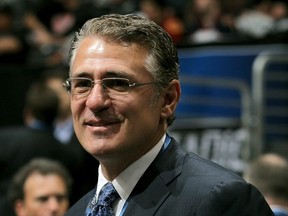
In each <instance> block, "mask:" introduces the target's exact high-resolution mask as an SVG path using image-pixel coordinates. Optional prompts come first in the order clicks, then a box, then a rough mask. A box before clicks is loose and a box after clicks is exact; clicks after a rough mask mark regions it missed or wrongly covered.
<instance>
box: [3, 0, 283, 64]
mask: <svg viewBox="0 0 288 216" xmlns="http://www.w3.org/2000/svg"><path fill="white" fill-rule="evenodd" d="M108 13H120V14H126V13H135V14H140V15H143V16H146V17H148V18H149V19H151V20H154V21H155V22H156V23H158V24H159V25H161V26H162V27H163V28H164V29H165V30H166V31H167V32H168V33H169V34H170V35H171V36H172V38H173V40H174V42H175V44H176V45H179V46H183V45H184V46H186V45H193V44H203V43H229V42H239V41H247V40H260V39H267V40H271V41H275V40H279V41H280V42H283V41H285V40H286V39H287V32H288V3H287V1H285V0H234V1H230V0H2V1H1V3H0V64H29V65H42V66H43V65H44V66H48V67H50V66H55V65H63V64H64V65H65V64H67V59H66V58H67V47H68V46H69V44H70V40H71V37H72V35H73V33H74V32H75V30H76V29H79V27H80V26H82V24H83V23H84V22H85V21H86V20H87V19H90V18H93V17H98V16H101V15H103V14H108ZM286 41H287V40H286Z"/></svg>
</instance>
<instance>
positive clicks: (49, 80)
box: [42, 67, 99, 204]
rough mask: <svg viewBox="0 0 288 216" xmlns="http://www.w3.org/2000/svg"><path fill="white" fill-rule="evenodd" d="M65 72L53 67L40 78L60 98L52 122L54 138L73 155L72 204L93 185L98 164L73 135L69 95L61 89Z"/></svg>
mask: <svg viewBox="0 0 288 216" xmlns="http://www.w3.org/2000/svg"><path fill="white" fill-rule="evenodd" d="M67 71H68V68H66V67H53V68H50V69H48V70H45V71H44V72H43V74H42V77H43V80H45V83H46V84H47V85H48V86H49V87H50V88H51V89H53V90H54V91H55V92H56V93H57V94H58V97H59V98H60V103H59V112H58V115H57V117H56V119H55V121H54V136H55V137H56V138H57V139H58V140H59V141H60V142H61V143H62V144H63V146H64V148H65V149H66V151H67V152H69V154H71V155H73V156H71V157H72V158H73V160H72V161H71V162H70V163H69V172H70V174H71V175H72V177H73V179H74V184H73V190H72V193H71V203H72V204H73V203H74V202H75V201H77V200H78V199H79V198H80V197H82V196H83V195H84V194H85V193H86V192H87V190H89V189H90V188H91V187H93V186H94V185H95V181H96V179H97V175H98V172H97V171H98V165H99V163H98V161H97V160H95V159H94V158H93V157H92V156H91V155H90V154H88V153H87V152H86V151H85V150H84V149H83V148H82V147H81V145H80V144H79V141H78V139H77V137H76V135H75V132H74V128H73V120H72V113H71V108H70V95H69V94H67V91H66V89H65V88H64V87H63V83H64V82H65V80H66V79H67V78H68V77H67V76H68V73H67ZM87 170H91V172H90V174H89V176H87V175H86V171H87Z"/></svg>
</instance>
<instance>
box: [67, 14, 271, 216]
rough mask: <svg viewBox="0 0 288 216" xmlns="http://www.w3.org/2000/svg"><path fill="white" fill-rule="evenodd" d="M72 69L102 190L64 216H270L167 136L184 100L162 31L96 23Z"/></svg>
mask: <svg viewBox="0 0 288 216" xmlns="http://www.w3.org/2000/svg"><path fill="white" fill-rule="evenodd" d="M69 62H70V78H69V79H67V81H66V82H65V86H66V87H67V90H68V92H69V93H70V95H71V110H72V116H73V122H74V129H75V133H76V135H77V137H78V139H79V141H80V143H81V145H82V146H83V148H84V149H85V150H86V151H87V152H89V153H90V154H91V155H93V156H94V157H95V158H96V159H97V160H98V161H99V162H100V166H99V169H98V181H97V182H95V184H96V187H95V188H94V189H93V190H91V191H90V192H89V193H87V194H86V195H85V196H84V197H83V198H81V199H80V200H79V201H78V202H77V203H76V204H75V205H74V206H72V207H71V209H70V210H68V212H67V214H66V215H67V216H78V215H87V216H88V215H89V216H90V215H92V216H95V215H117V216H118V215H137V216H142V215H143V216H149V215H163V216H164V215H165V216H166V215H181V216H184V215H201V216H209V215H213V216H215V215H217V216H220V215H221V216H223V215H231V216H232V215H233V216H234V215H258V216H264V215H265V216H267V215H273V213H272V211H271V209H270V207H269V206H268V204H267V202H266V201H265V199H264V197H263V196H262V195H261V194H260V192H259V191H258V190H257V189H256V188H255V187H253V186H252V185H250V184H247V183H246V182H245V181H244V180H243V179H242V178H241V177H239V176H238V175H236V174H234V173H232V172H230V171H228V170H226V169H224V168H222V167H220V166H218V165H216V164H214V163H212V162H211V161H208V160H205V159H203V158H200V157H198V156H197V155H195V154H193V153H188V152H186V151H185V150H184V149H183V148H182V147H181V146H180V145H179V144H178V143H177V141H176V140H175V139H173V138H172V137H170V136H169V135H168V133H167V128H168V127H169V126H170V125H171V124H172V122H173V120H174V112H175V109H176V106H177V103H178V101H179V99H180V93H181V91H180V82H179V77H178V71H179V65H178V56H177V51H176V48H175V46H174V44H173V41H172V39H171V37H170V36H169V35H168V34H167V33H166V32H165V31H163V30H162V28H160V27H159V26H158V25H156V24H155V23H154V22H152V21H150V20H148V19H145V18H142V17H139V16H136V15H115V14H110V15H106V16H102V17H100V18H95V19H91V20H89V21H87V22H86V24H84V26H83V27H82V29H81V30H80V31H79V32H77V34H76V35H75V37H74V40H73V42H72V45H71V50H70V61H69ZM90 172H95V171H93V170H87V175H89V173H90ZM102 187H103V189H102ZM108 201H110V202H109V203H108Z"/></svg>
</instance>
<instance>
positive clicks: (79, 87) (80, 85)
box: [71, 79, 92, 94]
mask: <svg viewBox="0 0 288 216" xmlns="http://www.w3.org/2000/svg"><path fill="white" fill-rule="evenodd" d="M71 82H72V93H73V94H82V93H85V92H87V91H88V90H90V89H91V87H92V81H91V80H90V79H73V80H71Z"/></svg>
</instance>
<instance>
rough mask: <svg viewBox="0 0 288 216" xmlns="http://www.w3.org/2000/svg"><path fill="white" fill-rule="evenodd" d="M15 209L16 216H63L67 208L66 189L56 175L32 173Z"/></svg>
mask: <svg viewBox="0 0 288 216" xmlns="http://www.w3.org/2000/svg"><path fill="white" fill-rule="evenodd" d="M15 207H16V212H17V216H63V215H64V214H65V212H66V211H67V209H68V207H69V200H68V195H67V187H66V185H65V183H64V181H63V179H62V178H61V177H59V176H58V175H55V174H49V175H42V174H40V173H33V174H32V175H31V176H29V177H28V178H27V180H26V182H25V184H24V200H19V201H17V202H16V206H15Z"/></svg>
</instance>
